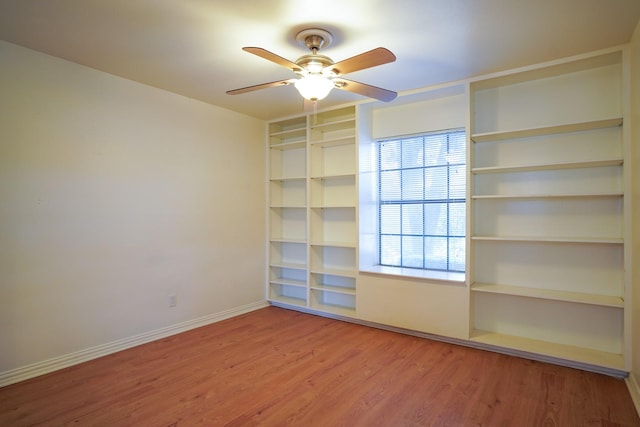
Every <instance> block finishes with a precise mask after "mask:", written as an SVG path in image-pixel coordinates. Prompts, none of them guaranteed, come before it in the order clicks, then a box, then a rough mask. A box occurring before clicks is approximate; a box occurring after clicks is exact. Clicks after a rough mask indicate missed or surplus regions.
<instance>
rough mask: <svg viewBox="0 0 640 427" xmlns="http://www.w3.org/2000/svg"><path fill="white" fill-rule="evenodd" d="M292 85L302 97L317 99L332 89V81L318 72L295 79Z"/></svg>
mask: <svg viewBox="0 0 640 427" xmlns="http://www.w3.org/2000/svg"><path fill="white" fill-rule="evenodd" d="M294 86H295V87H296V89H298V92H300V95H302V97H303V98H305V99H308V100H309V101H318V100H320V99H324V98H325V97H326V96H327V95H329V92H331V89H333V82H332V81H331V80H329V79H327V78H326V77H323V76H321V75H319V74H310V75H308V76H305V77H303V78H301V79H298V80H296V82H295V83H294Z"/></svg>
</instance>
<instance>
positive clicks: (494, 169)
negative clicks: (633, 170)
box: [471, 158, 623, 174]
mask: <svg viewBox="0 0 640 427" xmlns="http://www.w3.org/2000/svg"><path fill="white" fill-rule="evenodd" d="M622 163H623V159H622V158H613V159H598V160H586V161H580V162H558V163H544V164H532V165H513V166H491V167H481V168H473V169H471V172H472V173H474V174H482V173H508V172H529V171H542V170H556V169H579V168H597V167H608V166H620V165H622Z"/></svg>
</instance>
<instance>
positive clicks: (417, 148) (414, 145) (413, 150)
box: [402, 138, 424, 169]
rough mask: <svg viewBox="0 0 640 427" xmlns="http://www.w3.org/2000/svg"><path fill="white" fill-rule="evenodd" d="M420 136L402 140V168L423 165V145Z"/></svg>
mask: <svg viewBox="0 0 640 427" xmlns="http://www.w3.org/2000/svg"><path fill="white" fill-rule="evenodd" d="M422 141H423V139H422V138H412V139H404V140H402V168H403V169H405V168H415V167H420V166H424V162H423V160H424V147H423V144H422Z"/></svg>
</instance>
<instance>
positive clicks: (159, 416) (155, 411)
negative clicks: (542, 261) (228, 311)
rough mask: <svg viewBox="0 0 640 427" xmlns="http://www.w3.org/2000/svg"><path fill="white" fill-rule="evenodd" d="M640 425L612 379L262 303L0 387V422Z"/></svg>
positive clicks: (623, 387)
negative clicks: (247, 310) (232, 315)
mask: <svg viewBox="0 0 640 427" xmlns="http://www.w3.org/2000/svg"><path fill="white" fill-rule="evenodd" d="M34 425H38V426H67V425H78V426H110V427H111V426H161V427H167V426H180V427H184V426H218V425H224V426H254V425H261V426H323V427H327V426H367V427H369V426H393V427H397V426H515V427H526V426H536V427H537V426H563V427H564V426H608V427H610V426H640V419H639V418H638V415H637V413H636V412H635V409H634V407H633V404H632V402H631V398H630V396H629V394H628V391H627V389H626V385H625V384H624V382H623V381H622V380H620V379H616V378H612V377H607V376H604V375H599V374H594V373H589V372H583V371H579V370H575V369H571V368H565V367H560V366H555V365H550V364H545V363H540V362H535V361H530V360H526V359H520V358H515V357H511V356H506V355H501V354H496V353H491V352H487V351H482V350H476V349H471V348H466V347H461V346H456V345H451V344H446V343H441V342H435V341H430V340H426V339H422V338H417V337H412V336H407V335H402V334H397V333H393V332H388V331H383V330H378V329H373V328H369V327H365V326H360V325H355V324H351V323H346V322H341V321H336V320H331V319H325V318H322V317H318V316H312V315H308V314H303V313H299V312H296V311H291V310H285V309H281V308H276V307H268V308H265V309H261V310H257V311H254V312H251V313H247V314H244V315H242V316H238V317H235V318H233V319H228V320H225V321H222V322H218V323H215V324H212V325H209V326H205V327H202V328H198V329H194V330H192V331H189V332H185V333H182V334H179V335H175V336H172V337H169V338H166V339H163V340H159V341H156V342H153V343H149V344H146V345H142V346H139V347H136V348H133V349H130V350H126V351H122V352H119V353H116V354H113V355H110V356H106V357H102V358H100V359H96V360H93V361H90V362H87V363H83V364H81V365H77V366H74V367H71V368H67V369H64V370H61V371H58V372H54V373H51V374H48V375H45V376H42V377H39V378H35V379H32V380H28V381H24V382H22V383H19V384H14V385H11V386H8V387H4V388H2V389H0V426H12V427H14V426H18V427H19V426H34Z"/></svg>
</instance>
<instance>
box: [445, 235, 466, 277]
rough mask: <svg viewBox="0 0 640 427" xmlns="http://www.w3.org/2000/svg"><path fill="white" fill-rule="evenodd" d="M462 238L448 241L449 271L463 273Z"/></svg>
mask: <svg viewBox="0 0 640 427" xmlns="http://www.w3.org/2000/svg"><path fill="white" fill-rule="evenodd" d="M464 254H465V243H464V237H453V238H450V239H449V270H453V271H464V262H465V256H464Z"/></svg>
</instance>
